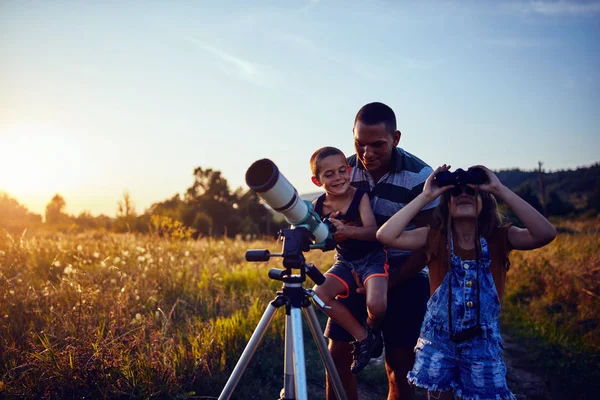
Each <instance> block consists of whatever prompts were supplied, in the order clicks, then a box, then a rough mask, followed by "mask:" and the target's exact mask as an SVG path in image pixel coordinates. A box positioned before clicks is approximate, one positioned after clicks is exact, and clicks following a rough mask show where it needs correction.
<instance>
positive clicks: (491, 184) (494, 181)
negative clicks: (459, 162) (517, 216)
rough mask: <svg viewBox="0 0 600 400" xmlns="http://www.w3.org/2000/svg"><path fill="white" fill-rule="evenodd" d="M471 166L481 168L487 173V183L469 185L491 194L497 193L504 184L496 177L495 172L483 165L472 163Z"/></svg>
mask: <svg viewBox="0 0 600 400" xmlns="http://www.w3.org/2000/svg"><path fill="white" fill-rule="evenodd" d="M471 168H481V169H482V170H483V171H484V172H485V174H486V175H487V178H488V183H484V184H483V185H469V186H470V187H472V188H473V189H479V190H482V191H484V192H488V193H491V194H493V195H498V194H499V193H500V190H501V189H502V187H503V186H504V185H503V184H502V182H500V179H498V177H497V176H496V174H494V173H493V172H492V171H490V170H489V169H488V168H487V167H484V166H483V165H473V166H472V167H471Z"/></svg>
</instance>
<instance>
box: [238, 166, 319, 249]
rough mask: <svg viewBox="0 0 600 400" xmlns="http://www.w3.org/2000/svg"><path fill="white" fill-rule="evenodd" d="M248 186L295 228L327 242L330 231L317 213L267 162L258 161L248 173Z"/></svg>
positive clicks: (316, 239) (316, 240)
mask: <svg viewBox="0 0 600 400" xmlns="http://www.w3.org/2000/svg"><path fill="white" fill-rule="evenodd" d="M246 184H247V185H248V186H249V187H250V189H252V190H253V191H255V192H256V193H258V195H259V196H260V197H261V198H262V199H263V200H264V201H265V202H266V203H267V204H268V205H269V207H271V208H272V209H274V210H275V211H277V212H280V213H282V214H283V215H284V216H285V218H286V220H287V222H289V223H290V224H292V225H305V226H306V227H307V228H308V230H309V231H310V232H311V233H312V234H313V235H314V237H315V242H317V243H319V242H322V241H324V240H325V239H327V237H328V236H329V229H328V228H327V225H325V224H324V223H323V222H321V218H320V217H319V216H318V215H317V213H316V212H315V211H314V210H313V208H312V205H311V204H310V202H306V201H304V200H302V199H300V196H298V192H297V191H296V188H294V186H292V184H291V183H290V182H289V181H288V180H287V179H286V178H285V176H283V174H281V173H280V172H279V168H277V165H275V163H274V162H273V161H271V160H269V159H267V158H263V159H261V160H258V161H255V162H254V163H253V164H252V165H251V166H250V168H248V170H247V171H246Z"/></svg>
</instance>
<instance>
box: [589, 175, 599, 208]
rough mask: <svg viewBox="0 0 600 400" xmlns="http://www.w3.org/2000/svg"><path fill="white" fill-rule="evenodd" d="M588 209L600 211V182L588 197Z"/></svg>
mask: <svg viewBox="0 0 600 400" xmlns="http://www.w3.org/2000/svg"><path fill="white" fill-rule="evenodd" d="M588 207H589V208H592V209H594V210H596V211H600V182H598V183H596V186H594V191H593V192H592V194H591V195H590V197H588Z"/></svg>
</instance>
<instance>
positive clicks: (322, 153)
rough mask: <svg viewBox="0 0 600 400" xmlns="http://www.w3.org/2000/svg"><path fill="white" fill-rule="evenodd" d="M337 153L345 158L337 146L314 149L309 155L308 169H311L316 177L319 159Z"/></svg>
mask: <svg viewBox="0 0 600 400" xmlns="http://www.w3.org/2000/svg"><path fill="white" fill-rule="evenodd" d="M338 154H339V155H341V156H342V157H344V158H346V156H345V155H344V152H343V151H341V150H340V149H338V148H337V147H332V146H325V147H321V148H320V149H319V150H317V151H315V152H314V153H313V155H312V156H311V157H310V170H311V171H312V174H313V176H315V177H317V178H318V177H319V172H320V171H319V167H320V166H319V161H321V160H322V159H324V158H325V157H329V156H335V155H338Z"/></svg>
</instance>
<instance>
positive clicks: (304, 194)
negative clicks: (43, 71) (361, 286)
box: [0, 161, 600, 218]
mask: <svg viewBox="0 0 600 400" xmlns="http://www.w3.org/2000/svg"><path fill="white" fill-rule="evenodd" d="M596 165H600V161H596V162H594V163H592V164H590V165H581V166H577V167H575V168H567V169H558V170H555V171H549V170H544V169H542V173H544V174H552V173H558V172H568V171H577V170H579V169H585V168H592V167H594V166H596ZM507 171H520V172H524V173H537V169H532V170H524V169H520V168H508V169H502V170H492V172H494V173H499V172H507ZM223 178H225V179H227V177H226V176H224V177H223ZM239 188H241V189H243V190H246V191H247V190H250V189H249V188H248V187H247V186H246V187H245V188H242V187H237V188H233V187H230V188H229V189H230V191H231V192H232V193H233V192H235V190H237V189H239ZM185 190H187V188H186V189H184V190H183V191H182V192H181V193H173V195H171V196H169V197H165V198H164V199H162V200H156V201H153V202H152V203H151V205H152V204H156V203H160V202H163V201H166V200H168V199H170V198H172V197H173V196H174V195H178V196H179V197H180V198H181V199H182V198H183V194H184V193H185ZM320 193H324V190H323V189H319V188H315V189H313V190H309V191H305V192H299V193H298V194H299V195H300V197H301V198H303V199H308V198H312V197H314V195H316V194H320ZM3 194H4V195H7V196H8V197H10V198H13V199H15V200H16V201H17V202H18V203H19V204H21V205H22V206H24V207H25V208H27V210H28V211H29V212H31V213H34V214H38V215H41V216H42V217H44V214H45V206H44V209H42V210H40V211H39V212H37V211H34V210H31V209H30V208H29V207H27V205H26V204H23V203H22V202H21V201H19V199H17V198H15V197H14V196H12V195H11V194H10V193H7V192H5V191H2V190H0V195H3ZM55 194H59V195H61V196H62V194H61V193H55ZM55 194H54V195H55ZM54 195H52V196H54ZM123 195H124V193H123ZM123 195H122V196H121V197H120V198H118V199H117V200H115V213H113V214H106V213H93V212H91V211H90V210H86V209H84V210H81V211H80V212H79V213H71V212H69V207H68V206H69V202H68V199H66V198H65V199H64V200H65V202H66V204H67V205H66V207H65V209H66V213H67V214H69V215H73V216H77V215H79V214H80V213H82V212H89V213H90V214H91V215H92V216H93V217H98V216H101V215H104V216H107V217H110V218H115V217H116V210H117V208H118V202H119V201H120V200H122V199H123ZM63 198H64V196H63ZM50 200H51V198H50V199H48V202H47V203H46V205H47V204H48V203H49V202H50ZM131 201H132V202H133V205H134V206H135V204H136V203H135V199H134V198H131ZM267 206H268V205H267ZM148 209H149V207H147V208H146V209H144V210H139V209H137V208H136V209H135V211H136V213H137V214H138V215H140V214H143V213H145V212H146V211H148Z"/></svg>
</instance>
